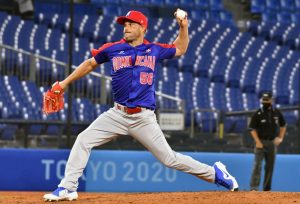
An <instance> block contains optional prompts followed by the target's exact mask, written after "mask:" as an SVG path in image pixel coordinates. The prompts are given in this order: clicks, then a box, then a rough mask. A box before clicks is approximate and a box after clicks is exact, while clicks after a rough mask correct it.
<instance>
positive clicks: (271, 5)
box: [266, 0, 280, 11]
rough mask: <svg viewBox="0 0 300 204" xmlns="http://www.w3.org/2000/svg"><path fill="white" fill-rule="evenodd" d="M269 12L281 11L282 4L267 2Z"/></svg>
mask: <svg viewBox="0 0 300 204" xmlns="http://www.w3.org/2000/svg"><path fill="white" fill-rule="evenodd" d="M266 8H267V10H273V11H278V10H279V9H280V2H279V1H278V0H266Z"/></svg>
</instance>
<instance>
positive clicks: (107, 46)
mask: <svg viewBox="0 0 300 204" xmlns="http://www.w3.org/2000/svg"><path fill="white" fill-rule="evenodd" d="M121 43H124V40H123V39H122V40H120V41H118V42H113V43H106V44H104V45H102V46H101V47H99V48H98V49H92V50H91V53H92V56H93V57H95V56H96V55H97V54H99V53H100V52H101V51H103V50H104V49H107V48H109V47H111V46H113V45H116V44H121Z"/></svg>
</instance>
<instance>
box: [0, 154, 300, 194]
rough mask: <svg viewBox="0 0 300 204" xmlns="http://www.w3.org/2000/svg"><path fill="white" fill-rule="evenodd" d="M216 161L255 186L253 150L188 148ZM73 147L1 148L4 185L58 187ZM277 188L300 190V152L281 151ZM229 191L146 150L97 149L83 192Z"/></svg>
mask: <svg viewBox="0 0 300 204" xmlns="http://www.w3.org/2000/svg"><path fill="white" fill-rule="evenodd" d="M186 154H188V155H190V156H192V157H193V158H195V159H197V160H199V161H201V162H204V163H207V164H209V165H212V164H213V163H214V162H215V161H222V162H223V163H224V164H226V165H227V169H228V170H229V171H230V173H232V174H233V175H234V176H235V177H236V178H237V180H238V182H239V185H240V190H249V181H250V175H251V169H252V163H253V159H254V157H253V154H240V153H200V152H199V153H186ZM68 155H69V150H38V149H0V161H1V168H0V190H26V191H52V190H54V189H55V188H56V186H57V184H58V183H59V181H60V179H61V178H62V177H63V175H64V168H65V164H66V160H67V158H68ZM275 165H276V166H275V171H274V178H273V191H293V192H299V191H300V185H299V183H300V155H277V160H276V164H275ZM208 190H224V189H223V188H222V187H220V188H218V187H217V186H216V185H214V184H210V183H206V182H204V181H202V180H199V179H197V178H196V177H194V176H192V175H188V174H185V173H182V172H179V171H176V170H172V169H169V168H166V167H164V166H163V165H162V164H160V163H159V162H158V161H157V160H156V159H155V158H154V157H153V156H152V155H151V154H150V153H149V152H146V151H107V150H94V151H92V154H91V157H90V159H89V162H88V165H87V168H86V170H85V172H84V175H83V176H82V177H81V179H80V185H79V191H88V192H161V191H166V192H171V191H208Z"/></svg>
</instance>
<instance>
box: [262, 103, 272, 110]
mask: <svg viewBox="0 0 300 204" xmlns="http://www.w3.org/2000/svg"><path fill="white" fill-rule="evenodd" d="M262 105H263V109H264V110H268V109H269V108H270V107H271V103H263V104H262Z"/></svg>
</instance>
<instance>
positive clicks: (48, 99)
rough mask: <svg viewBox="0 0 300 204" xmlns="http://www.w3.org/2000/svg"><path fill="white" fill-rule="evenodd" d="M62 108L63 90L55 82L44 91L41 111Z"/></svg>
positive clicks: (56, 110)
mask: <svg viewBox="0 0 300 204" xmlns="http://www.w3.org/2000/svg"><path fill="white" fill-rule="evenodd" d="M63 108H64V90H63V88H62V87H61V86H60V85H59V82H58V81H57V82H55V83H54V84H53V85H52V88H51V89H50V90H48V91H47V92H46V93H44V96H43V112H44V113H45V114H47V115H48V114H50V113H55V112H58V111H59V110H61V109H63Z"/></svg>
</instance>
